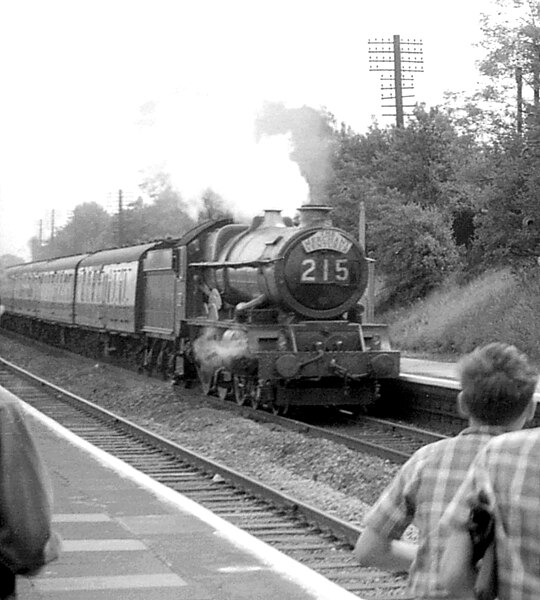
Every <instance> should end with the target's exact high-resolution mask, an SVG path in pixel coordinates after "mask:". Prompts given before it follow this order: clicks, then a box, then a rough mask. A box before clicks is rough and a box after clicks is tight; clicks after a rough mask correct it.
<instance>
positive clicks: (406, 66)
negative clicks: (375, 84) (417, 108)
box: [368, 35, 424, 128]
mask: <svg viewBox="0 0 540 600" xmlns="http://www.w3.org/2000/svg"><path fill="white" fill-rule="evenodd" d="M422 43H423V42H422V41H420V40H405V41H402V40H401V38H400V36H399V35H394V36H393V38H392V39H391V40H390V39H381V40H377V39H375V40H368V52H369V55H370V56H369V62H370V65H369V70H370V71H381V72H387V73H390V74H387V75H384V74H383V75H381V90H382V94H381V99H382V100H392V101H393V103H392V104H383V105H382V106H383V108H393V109H394V110H395V113H391V114H384V115H383V116H385V117H393V116H395V118H396V127H399V128H402V127H403V126H404V117H405V112H404V109H405V108H413V107H414V104H403V99H404V98H413V97H414V96H413V94H410V95H407V96H404V95H403V91H404V90H412V89H413V75H412V73H423V72H424V58H423V56H422V52H423V51H422ZM405 73H407V74H409V75H404V74H405ZM386 94H389V95H386Z"/></svg>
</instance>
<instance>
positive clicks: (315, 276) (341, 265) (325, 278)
mask: <svg viewBox="0 0 540 600" xmlns="http://www.w3.org/2000/svg"><path fill="white" fill-rule="evenodd" d="M332 264H333V267H334V269H333V271H332ZM348 280H349V268H348V267H347V259H346V258H339V259H337V260H336V261H331V260H330V259H328V258H323V259H322V265H321V267H319V269H317V261H316V260H315V259H314V258H305V259H304V260H303V261H302V275H301V276H300V281H303V282H305V283H321V282H322V283H325V282H332V281H348Z"/></svg>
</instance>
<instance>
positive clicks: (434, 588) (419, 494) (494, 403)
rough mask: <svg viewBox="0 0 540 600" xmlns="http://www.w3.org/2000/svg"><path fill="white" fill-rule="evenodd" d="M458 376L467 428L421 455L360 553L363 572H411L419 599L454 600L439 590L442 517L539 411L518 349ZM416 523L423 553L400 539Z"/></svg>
mask: <svg viewBox="0 0 540 600" xmlns="http://www.w3.org/2000/svg"><path fill="white" fill-rule="evenodd" d="M459 373H460V379H461V388H462V390H461V392H460V393H459V395H458V399H457V401H458V408H459V410H460V413H461V414H463V415H464V416H466V417H468V420H469V425H468V427H467V428H466V429H464V430H463V431H462V432H461V433H460V434H459V435H457V436H455V437H453V438H449V439H446V440H441V441H439V442H434V443H432V444H428V445H427V446H424V447H423V448H421V449H420V450H418V451H417V452H415V454H414V455H413V456H412V457H411V458H410V459H409V460H408V461H407V462H406V463H405V464H404V465H403V467H402V468H401V469H400V471H399V473H398V474H397V475H396V477H395V479H394V480H393V482H392V483H391V484H390V485H389V486H388V488H387V489H386V490H385V491H384V492H383V494H382V495H381V497H380V498H379V500H378V501H377V502H376V504H375V505H374V506H373V508H372V509H371V511H370V512H369V514H368V515H367V517H366V519H365V529H364V531H363V533H362V534H361V536H360V537H359V539H358V542H357V544H356V547H355V549H354V553H355V555H356V557H357V558H358V559H359V560H360V563H361V565H363V566H374V567H378V568H380V569H384V570H388V571H407V570H408V571H409V591H410V592H411V594H412V595H413V596H414V597H415V598H449V597H450V596H449V594H448V592H447V591H446V590H445V588H444V587H443V586H442V585H441V583H440V570H441V558H442V554H443V550H444V549H445V546H446V542H447V539H446V537H444V533H443V532H442V531H441V529H440V527H439V521H440V519H441V516H442V514H443V512H444V511H445V509H446V508H447V506H448V504H449V503H450V501H451V500H452V498H453V496H454V494H455V493H456V491H457V490H458V488H459V486H460V484H461V483H462V482H463V480H464V479H465V476H466V474H467V471H468V469H469V467H470V465H471V463H472V462H473V460H474V458H475V457H476V455H477V453H478V451H479V450H480V449H481V448H483V447H484V446H485V445H486V444H487V443H488V442H489V441H490V440H491V439H492V438H493V436H496V435H499V434H501V433H504V432H508V431H512V430H517V429H521V428H522V427H523V425H524V424H525V423H526V422H527V421H528V420H530V419H532V417H533V416H534V411H535V407H536V405H535V402H534V399H533V394H534V390H535V387H536V383H537V379H538V375H537V373H536V371H535V370H534V369H533V367H532V366H531V365H530V364H529V361H528V360H527V357H526V356H525V355H524V354H522V353H521V352H519V351H518V350H517V349H516V348H515V347H514V346H509V345H507V344H502V343H493V344H489V345H487V346H484V347H483V348H479V349H476V350H475V351H474V352H472V353H471V354H469V355H467V356H465V357H464V358H463V359H462V360H461V361H460V364H459ZM411 523H412V524H414V525H415V526H416V527H417V529H418V545H416V544H412V543H410V542H407V541H404V540H400V539H399V538H400V537H401V535H402V534H403V532H404V531H405V529H406V528H407V527H408V526H409V525H410V524H411Z"/></svg>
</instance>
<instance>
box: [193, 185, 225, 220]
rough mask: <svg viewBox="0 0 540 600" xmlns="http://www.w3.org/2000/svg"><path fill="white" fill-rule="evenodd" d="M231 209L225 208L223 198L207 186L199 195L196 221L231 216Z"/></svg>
mask: <svg viewBox="0 0 540 600" xmlns="http://www.w3.org/2000/svg"><path fill="white" fill-rule="evenodd" d="M232 216H233V214H232V210H231V209H230V208H226V205H225V200H224V199H223V198H222V197H221V196H220V195H219V194H216V192H214V191H213V190H212V189H211V188H207V189H206V190H205V191H204V192H203V194H202V196H201V206H200V208H199V211H198V213H197V222H199V223H202V222H203V221H212V220H215V219H224V218H227V217H228V218H232Z"/></svg>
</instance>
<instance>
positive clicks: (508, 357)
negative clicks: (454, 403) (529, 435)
mask: <svg viewBox="0 0 540 600" xmlns="http://www.w3.org/2000/svg"><path fill="white" fill-rule="evenodd" d="M458 371H459V374H460V379H461V393H460V395H459V404H460V408H461V410H462V411H463V412H464V413H465V414H466V415H467V416H468V417H470V418H473V419H475V420H476V421H478V422H480V423H483V424H485V425H508V424H511V423H513V422H515V421H517V420H518V419H520V417H524V418H523V423H524V422H525V421H526V420H528V419H530V418H532V417H533V415H534V409H535V403H534V401H533V394H534V390H535V387H536V383H537V381H538V373H537V372H536V370H535V369H534V367H533V366H532V365H531V364H530V363H529V360H528V358H527V356H525V354H523V353H522V352H520V351H519V350H518V349H517V348H516V347H515V346H510V345H508V344H503V343H500V342H495V343H492V344H488V345H487V346H483V347H481V348H477V349H476V350H474V351H473V352H471V353H470V354H467V355H466V356H464V357H463V358H462V359H461V361H460V362H459V364H458ZM523 423H520V424H519V426H522V425H523Z"/></svg>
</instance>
